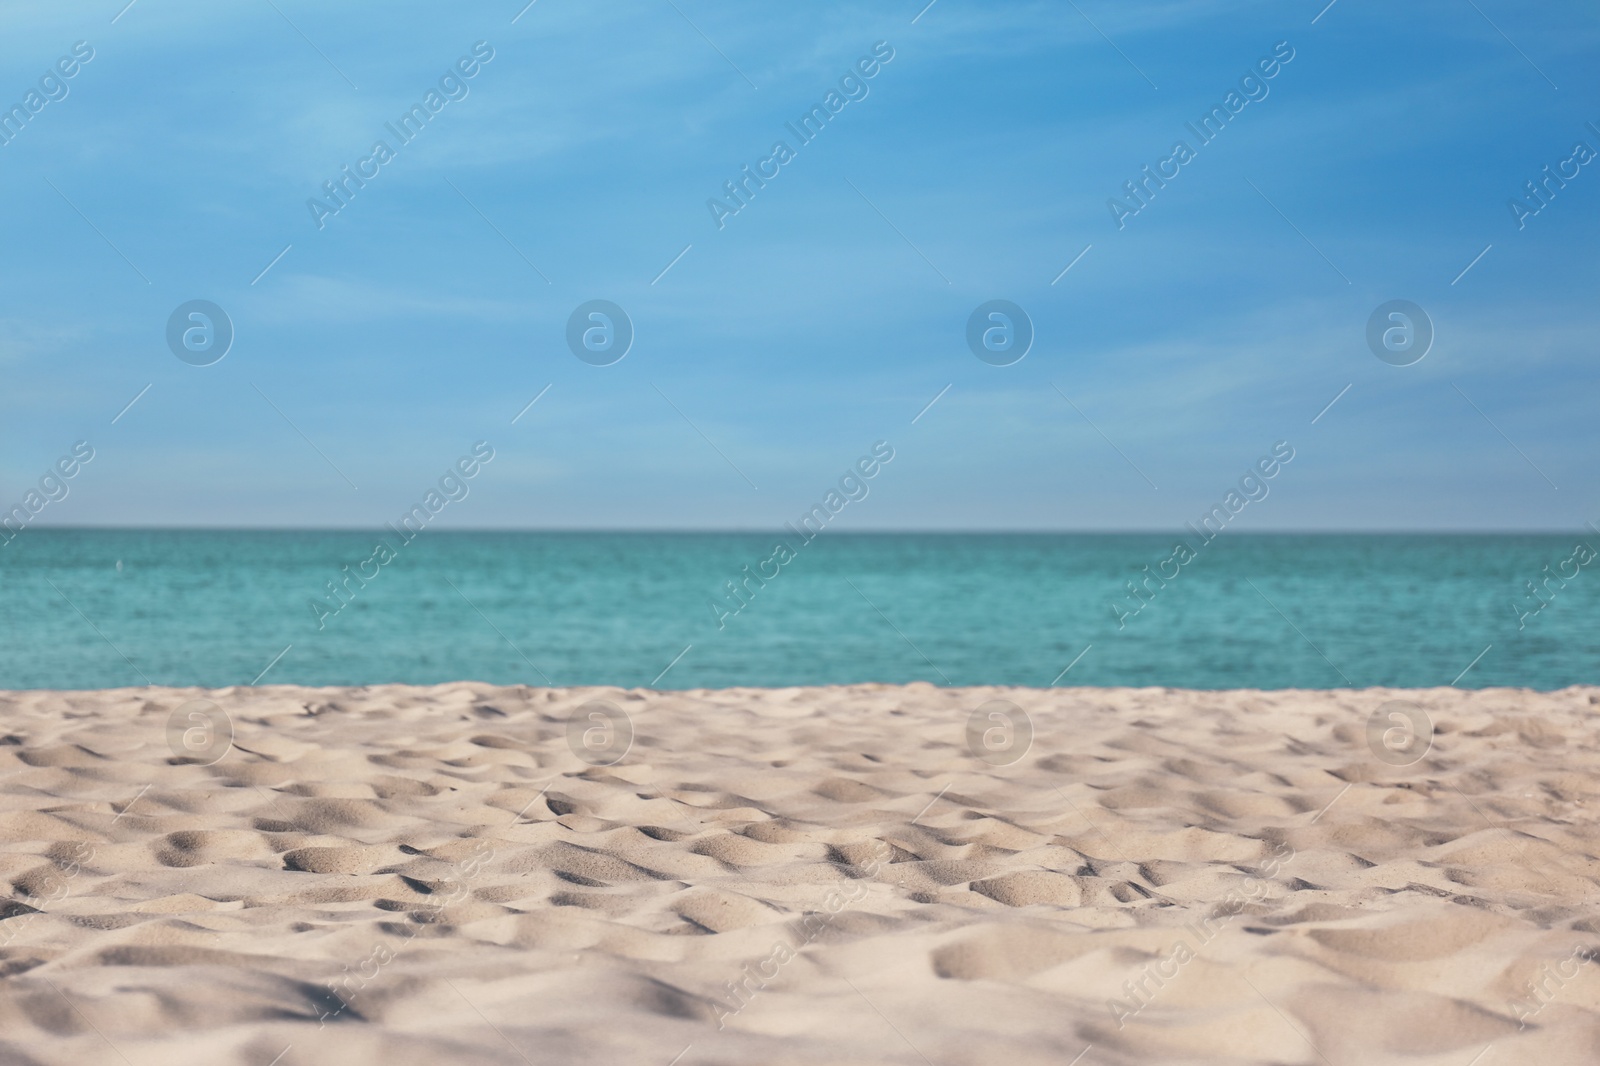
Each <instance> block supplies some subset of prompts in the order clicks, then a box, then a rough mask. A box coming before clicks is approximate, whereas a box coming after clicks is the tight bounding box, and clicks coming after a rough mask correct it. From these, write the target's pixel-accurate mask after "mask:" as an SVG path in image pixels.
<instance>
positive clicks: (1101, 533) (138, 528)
mask: <svg viewBox="0 0 1600 1066" xmlns="http://www.w3.org/2000/svg"><path fill="white" fill-rule="evenodd" d="M385 531H386V527H382V526H260V525H181V526H180V525H111V524H105V525H99V524H94V525H88V524H85V525H30V526H28V527H26V528H25V529H22V530H16V531H9V530H8V531H6V532H12V534H13V535H12V537H11V540H15V539H17V537H20V536H21V535H22V534H24V533H383V532H385ZM784 532H785V531H784V530H783V529H782V528H779V529H777V530H773V529H769V528H765V527H760V528H751V527H727V528H708V527H688V526H684V527H673V526H661V527H646V526H465V527H452V528H431V527H430V528H428V529H424V530H420V531H418V536H420V535H421V534H422V533H437V534H446V535H449V534H466V535H476V534H498V533H522V534H563V535H577V534H604V535H608V536H614V535H637V536H662V535H671V536H768V535H772V534H773V533H778V534H782V533H784ZM824 532H826V533H827V534H828V535H829V536H845V537H861V536H868V537H870V536H889V537H897V536H899V537H903V536H958V537H959V536H968V537H976V536H993V537H1027V536H1043V537H1121V536H1140V537H1153V536H1166V535H1174V534H1175V535H1182V533H1183V532H1184V531H1183V530H1181V529H1180V530H1174V529H1169V528H1120V529H1090V528H1075V529H1072V528H1068V529H1063V528H1008V529H981V528H979V529H969V528H940V529H918V528H893V529H853V530H845V529H830V530H826V531H824ZM1223 532H1228V533H1232V534H1233V535H1235V536H1244V537H1257V536H1268V537H1278V536H1373V537H1382V536H1442V537H1449V536H1462V537H1472V536H1483V537H1487V536H1565V535H1570V534H1572V533H1582V532H1584V530H1583V528H1582V527H1581V526H1579V527H1572V528H1557V527H1539V528H1492V527H1484V528H1466V529H1463V528H1442V529H1438V528H1436V529H1429V528H1415V527H1393V528H1375V527H1365V528H1346V529H1340V528H1309V529H1290V528H1278V529H1254V530H1224V531H1223ZM821 535H822V534H821V533H819V534H818V535H817V536H818V537H820V536H821ZM1221 535H1222V534H1221V533H1220V532H1219V534H1218V537H1219V538H1220V537H1221ZM9 543H10V540H4V539H0V546H3V545H5V544H9Z"/></svg>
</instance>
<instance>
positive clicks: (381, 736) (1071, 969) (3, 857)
mask: <svg viewBox="0 0 1600 1066" xmlns="http://www.w3.org/2000/svg"><path fill="white" fill-rule="evenodd" d="M195 699H203V700H209V701H211V703H213V704H215V706H216V707H217V708H219V709H220V710H221V711H222V712H225V713H226V715H227V719H228V721H229V722H231V727H232V731H233V745H232V748H231V750H227V749H223V750H226V752H227V753H226V755H224V756H223V757H221V758H220V759H218V760H216V761H214V762H213V761H210V760H212V759H213V758H215V755H216V754H217V747H216V746H217V744H218V743H224V742H219V741H217V739H216V737H217V736H219V735H222V734H224V733H225V732H226V730H227V723H222V724H220V725H219V724H217V723H215V722H210V723H207V722H202V720H201V719H199V718H189V717H188V715H189V714H191V713H194V710H193V709H194V707H199V708H201V709H202V710H203V709H204V707H205V705H204V704H195V705H189V704H188V701H191V700H195ZM995 699H1004V700H1009V701H1011V702H1013V703H1014V704H1016V705H1017V706H1019V707H1021V708H1023V709H1024V710H1025V711H1026V712H1027V715H1028V717H1029V719H1030V720H1031V728H1032V732H1033V738H1032V742H1031V746H1029V747H1028V749H1027V752H1026V754H1020V751H1019V750H1018V748H1019V745H1020V743H1021V742H1019V741H1018V739H1017V738H1018V737H1019V736H1021V737H1024V738H1025V734H1026V724H1025V723H1024V724H1019V723H1018V722H1015V721H1013V722H1000V720H999V719H992V720H991V719H988V718H987V716H986V714H987V712H986V714H985V715H982V716H980V720H979V722H978V724H977V725H976V726H975V727H973V728H972V729H969V716H971V715H972V713H973V711H974V710H976V709H978V708H979V707H980V706H983V705H984V704H985V703H986V701H990V700H995ZM1394 699H1405V700H1410V701H1413V702H1414V703H1415V704H1417V705H1418V706H1420V707H1421V708H1422V709H1423V711H1424V712H1425V713H1426V715H1427V717H1428V718H1429V719H1431V725H1432V730H1433V735H1432V739H1431V748H1429V749H1428V750H1427V752H1426V754H1425V755H1424V754H1420V752H1419V753H1418V754H1419V756H1420V757H1419V758H1418V759H1417V761H1414V762H1412V763H1411V764H1410V765H1396V764H1395V763H1396V762H1398V761H1399V760H1397V759H1389V760H1387V761H1386V760H1385V758H1383V757H1380V755H1379V749H1378V748H1374V746H1373V744H1372V743H1371V742H1370V741H1369V732H1368V728H1367V723H1368V719H1369V718H1370V717H1371V715H1372V714H1373V712H1374V711H1375V710H1376V709H1378V708H1379V707H1380V706H1381V705H1382V704H1384V703H1385V702H1386V701H1389V700H1394ZM594 700H606V701H609V702H610V704H612V705H613V706H615V707H616V708H619V709H620V710H621V711H622V712H625V714H626V720H623V719H621V718H617V719H616V720H614V721H605V720H603V719H600V718H595V719H590V718H589V717H588V716H589V714H590V713H591V712H592V711H594V710H595V708H594V707H593V706H591V705H590V704H591V702H592V701H594ZM1597 703H1600V689H1583V688H1571V689H1565V690H1562V691H1560V692H1556V693H1533V692H1527V691H1521V690H1508V689H1489V690H1483V691H1476V692H1462V691H1456V690H1453V689H1432V690H1417V691H1408V692H1400V691H1384V690H1366V691H1338V692H1297V691H1286V692H1190V691H1177V690H1168V689H1056V690H1051V691H1040V690H1031V689H941V688H936V687H933V686H930V685H926V684H914V685H908V686H889V685H854V686H841V687H831V688H804V689H781V690H761V689H732V690H725V691H691V692H660V693H658V692H649V691H627V690H621V689H539V688H523V687H514V688H502V687H495V686H490V685H485V684H476V683H460V684H452V685H442V686H436V687H429V688H420V687H407V686H399V685H392V686H376V687H368V688H355V689H309V688H296V687H291V686H264V687H262V688H259V689H253V688H236V689H224V690H218V691H201V690H195V689H160V688H147V689H121V690H115V691H106V692H67V693H60V692H16V693H0V1062H4V1063H6V1064H34V1063H38V1064H45V1063H49V1064H68V1063H71V1064H74V1066H77V1064H95V1063H108V1064H110V1063H127V1064H131V1066H145V1064H149V1066H172V1064H178V1063H207V1064H214V1066H230V1064H238V1066H269V1064H272V1063H274V1062H276V1063H277V1064H278V1066H300V1064H309V1063H327V1064H338V1066H346V1064H365V1063H376V1064H383V1066H401V1064H409V1063H419V1064H428V1066H441V1064H456V1063H461V1064H478V1063H496V1064H517V1063H538V1064H541V1066H544V1064H562V1063H585V1064H587V1063H608V1064H637V1066H669V1064H674V1063H676V1064H677V1066H700V1064H726V1066H732V1064H743V1063H763V1064H802V1063H803V1064H808V1066H809V1064H815V1066H848V1064H857V1063H861V1064H865V1063H874V1064H881V1063H894V1064H905V1066H921V1064H925V1063H926V1064H932V1066H964V1064H978V1063H1003V1064H1005V1066H1030V1064H1035V1063H1037V1064H1050V1066H1070V1064H1072V1063H1074V1062H1075V1061H1076V1062H1078V1063H1079V1066H1113V1064H1115V1066H1123V1064H1126V1066H1132V1064H1136V1063H1137V1064H1141V1066H1148V1064H1156V1063H1174V1064H1175V1063H1221V1064H1239V1066H1246V1064H1249V1066H1286V1064H1296V1066H1298V1064H1305V1066H1311V1064H1317V1063H1321V1064H1324V1066H1374V1064H1381V1063H1406V1064H1412V1066H1469V1064H1470V1066H1507V1064H1511V1063H1536V1064H1538V1066H1566V1064H1572V1066H1578V1064H1583V1066H1592V1064H1593V1063H1595V1062H1600V964H1597V962H1596V960H1600V924H1597V921H1600V912H1597V910H1596V908H1595V903H1596V899H1597V893H1596V882H1597V879H1600V862H1597V861H1596V858H1595V856H1596V854H1600V834H1597V832H1596V824H1595V815H1596V810H1597V808H1596V793H1597V786H1600V777H1597V775H1596V769H1597V765H1600V759H1597V754H1596V753H1597V746H1596V735H1595V734H1596V719H1595V709H1596V707H1595V705H1596V704H1597ZM186 706H187V707H189V709H188V710H183V713H182V717H181V718H180V719H179V720H178V721H177V723H176V724H174V722H173V721H172V719H173V714H174V711H176V710H180V709H183V708H185V707H186ZM580 708H586V709H584V710H583V711H581V716H580V718H579V724H578V725H577V726H576V727H569V719H571V718H572V716H573V715H574V713H575V712H579V711H580ZM603 710H604V708H601V711H602V712H603ZM990 722H1000V725H997V726H993V727H991V726H990V725H989V724H988V723H990ZM195 723H198V724H195ZM630 728H631V731H632V734H633V736H632V742H631V746H630V747H629V748H628V750H627V754H626V755H625V756H624V757H622V758H621V759H620V761H617V762H615V763H614V764H613V765H600V764H598V763H601V762H604V761H605V760H606V759H609V758H614V757H615V756H616V754H618V752H617V751H616V748H617V747H618V746H619V745H620V743H621V742H620V741H618V737H623V736H625V734H626V733H627V731H628V730H629V729H630ZM991 728H996V729H1001V732H1000V733H994V734H992V735H987V736H986V733H987V731H989V730H990V729H991ZM186 729H201V730H202V732H200V733H197V734H194V735H193V736H192V737H190V738H188V739H186V738H185V734H184V731H185V730H186ZM574 729H575V730H576V732H574ZM174 730H176V732H175V731H174ZM206 730H211V732H210V733H207V732H205V731H206ZM585 730H591V731H592V730H598V731H599V732H591V733H590V734H589V741H590V744H591V747H589V748H586V747H584V739H585V738H584V731H585ZM969 738H976V739H969ZM1424 740H1426V738H1425V737H1424ZM985 744H988V745H989V747H985ZM185 745H187V747H186V746H185ZM207 745H210V746H207ZM1007 745H1011V746H1010V747H1007ZM991 749H993V750H991ZM191 750H194V751H199V752H200V754H198V755H191V754H188V752H189V751H191ZM1382 750H1383V751H1388V750H1389V749H1388V748H1384V749H1382ZM1406 750H1409V749H1406ZM175 751H178V752H184V753H185V754H183V755H182V756H181V757H180V756H179V755H175V754H174V752H175ZM975 751H976V752H977V753H978V754H975ZM996 751H998V752H999V754H995V753H994V752H996ZM579 752H583V753H584V754H585V755H587V756H588V758H587V759H585V758H580V757H579V754H578V753H579ZM597 753H598V754H597ZM980 754H987V755H988V756H989V757H988V759H985V758H980V757H978V755H980ZM1013 755H1020V757H1019V758H1016V760H1015V761H1012V762H1009V764H1007V763H1006V759H1008V758H1011V757H1012V756H1013ZM208 763H209V764H208ZM1080 1056H1081V1057H1080ZM1475 1056H1476V1058H1475Z"/></svg>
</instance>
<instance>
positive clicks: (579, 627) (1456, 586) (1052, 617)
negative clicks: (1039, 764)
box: [0, 529, 1600, 689]
mask: <svg viewBox="0 0 1600 1066" xmlns="http://www.w3.org/2000/svg"><path fill="white" fill-rule="evenodd" d="M379 537H380V535H379V534H367V533H358V532H240V531H228V532H216V531H160V530H43V529H37V530H28V531H26V532H25V533H23V534H21V535H19V536H17V537H16V538H15V539H14V540H12V541H11V542H10V543H8V544H4V545H0V607H3V613H0V688H64V689H74V688H76V689H81V688H103V687H112V686H124V685H140V684H144V683H146V682H147V681H148V682H152V683H155V684H160V685H204V686H224V685H237V684H249V683H251V682H252V681H253V680H255V679H256V678H258V677H260V682H261V683H262V684H269V683H274V682H277V683H297V684H308V685H357V684H368V683H380V682H395V681H404V682H413V683H424V684H425V683H433V682H442V681H449V680H457V679H463V678H470V679H478V680H484V681H491V682H496V683H516V682H521V683H529V684H545V683H547V682H548V683H551V684H555V685H578V684H618V685H624V686H653V687H657V688H698V687H720V686H728V685H763V686H782V685H801V684H827V683H845V682H860V681H884V682H906V681H914V680H925V681H931V682H933V683H935V684H939V685H943V684H955V685H966V684H1016V685H1031V686H1047V685H1050V684H1052V683H1053V682H1059V683H1060V684H1063V685H1165V686H1182V687H1193V688H1211V689H1216V688H1244V687H1248V688H1288V687H1295V688H1337V687H1343V686H1346V685H1354V686H1358V687H1359V686H1367V685H1396V686H1429V685H1448V684H1450V683H1451V682H1452V681H1454V680H1456V679H1458V678H1459V682H1458V683H1459V685H1460V686H1461V687H1484V686H1489V685H1516V686H1529V687H1532V688H1538V689H1552V688H1559V687H1562V686H1565V685H1570V684H1580V683H1590V684H1592V683H1596V682H1600V639H1597V627H1596V623H1597V621H1600V598H1597V595H1596V591H1597V587H1600V574H1594V573H1590V570H1592V569H1595V567H1594V566H1593V565H1592V563H1589V565H1585V563H1584V562H1580V561H1579V559H1584V560H1592V559H1593V555H1592V552H1590V551H1589V550H1588V548H1587V544H1588V542H1586V541H1584V540H1583V538H1582V537H1581V536H1580V535H1572V536H1557V535H1551V536H1545V535H1518V536H1478V535H1286V534H1285V535H1248V534H1232V533H1224V534H1223V535H1221V536H1218V537H1217V538H1216V539H1215V540H1214V541H1212V542H1211V543H1210V544H1206V545H1203V546H1201V547H1200V548H1199V550H1198V552H1197V554H1196V556H1195V557H1194V558H1193V559H1191V560H1190V561H1189V562H1188V563H1187V564H1185V565H1182V566H1181V568H1178V567H1177V566H1176V565H1175V564H1173V563H1171V562H1168V561H1167V560H1169V559H1170V557H1171V556H1172V548H1173V545H1174V541H1175V540H1176V538H1175V537H1173V536H1171V535H1155V534H1136V535H1135V534H1121V535H1043V534H1038V535H1036V534H1003V535H966V534H961V535H956V534H844V533H832V532H829V533H824V534H822V535H820V536H818V537H817V538H816V539H815V540H814V541H812V542H811V543H810V544H801V543H800V541H799V539H798V538H797V537H795V536H794V535H793V534H792V533H790V532H788V531H784V532H783V533H782V534H780V535H776V536H775V535H772V534H689V533H489V532H484V533H434V532H429V533H425V534H422V535H420V536H418V537H417V538H416V539H415V540H414V541H412V542H411V543H409V544H402V543H401V542H400V540H399V538H398V537H396V536H395V535H394V534H393V533H392V532H389V531H385V532H384V533H382V534H381V537H382V538H384V543H385V544H386V545H387V547H388V548H389V549H390V551H391V552H392V553H393V554H392V557H391V558H389V559H388V561H387V562H384V563H382V564H381V565H380V563H379V562H377V561H375V560H374V558H373V557H374V554H375V553H374V548H375V546H376V544H377V543H378V541H379ZM780 539H781V540H783V541H785V543H786V545H787V546H788V548H789V549H790V550H789V552H788V553H775V551H774V547H775V544H776V542H777V541H779V540H780ZM1189 539H1190V541H1191V543H1193V542H1194V540H1195V538H1194V537H1193V536H1192V535H1191V536H1190V538H1189ZM1594 542H1595V543H1600V538H1594ZM1579 544H1583V545H1584V550H1583V551H1581V552H1577V553H1576V557H1575V546H1577V545H1579ZM378 554H379V555H380V556H381V554H382V553H378ZM785 554H787V556H788V557H787V560H786V561H784V555H785ZM1146 566H1149V567H1150V571H1148V572H1159V573H1162V574H1166V575H1169V576H1168V577H1165V578H1162V579H1160V580H1155V579H1150V580H1145V575H1146V573H1147V571H1145V570H1144V569H1143V568H1144V567H1146ZM345 567H348V568H349V569H348V570H346V569H342V568H345ZM745 567H749V568H750V569H749V570H748V571H746V570H745V569H743V568H745ZM1547 567H1548V569H1546V568H1547ZM352 571H355V572H357V573H358V574H364V575H366V576H365V577H357V578H353V579H349V580H348V581H345V575H346V574H347V573H350V572H352ZM747 574H764V575H767V576H765V577H762V578H750V579H748V580H746V575H747ZM1173 574H1175V575H1176V576H1170V575H1173ZM732 580H741V581H746V583H745V585H744V589H743V591H742V592H741V596H742V599H743V601H744V605H743V606H742V607H740V609H739V610H737V611H735V610H734V608H735V607H738V606H739V601H737V600H735V599H733V598H732V597H731V595H730V594H729V593H728V590H727V587H726V582H728V581H732ZM1130 580H1144V581H1145V583H1144V586H1143V590H1142V592H1141V593H1140V599H1139V600H1134V599H1132V598H1130V596H1129V593H1128V591H1127V588H1126V582H1128V581H1130ZM330 581H345V585H344V586H343V590H342V592H341V595H339V596H338V597H335V596H334V595H332V594H331V593H330V592H329V590H328V585H327V583H328V582H330ZM763 581H764V584H762V582H763ZM1530 581H1532V582H1536V583H1538V582H1543V584H1542V585H1540V593H1541V595H1542V597H1543V598H1542V600H1535V599H1534V598H1533V597H1532V595H1531V594H1530V593H1529V591H1528V589H1527V588H1526V583H1527V582H1530ZM719 593H720V594H721V600H720V603H721V607H719V608H714V607H713V606H712V604H713V602H714V598H715V597H717V596H718V595H719ZM318 598H320V603H321V604H322V607H321V608H320V609H314V608H313V607H312V605H311V604H312V602H313V600H314V599H318ZM1540 602H1543V603H1544V604H1545V606H1543V607H1542V609H1539V610H1538V611H1537V612H1535V611H1534V608H1535V607H1536V606H1537V605H1538V603H1540ZM1112 603H1117V604H1119V605H1120V606H1119V607H1118V608H1117V609H1116V610H1113V608H1112V606H1111V604H1112ZM1140 603H1142V607H1140V609H1139V611H1138V613H1137V614H1132V613H1130V612H1131V609H1132V607H1133V606H1135V605H1137V604H1140ZM1519 605H1520V606H1519ZM334 607H338V610H337V613H334V611H333V608H334ZM1119 619H1120V627H1119ZM719 621H720V627H719ZM319 626H320V628H319ZM1086 648H1087V649H1088V650H1087V651H1085V649H1086ZM285 649H287V650H285ZM685 649H688V650H687V651H685ZM1485 649H1487V651H1486V650H1485ZM280 653H281V658H278V656H279V655H280ZM1480 656H1481V657H1480ZM274 660H276V661H274ZM1074 660H1076V665H1073V666H1072V668H1071V670H1070V671H1069V672H1068V673H1067V674H1066V675H1065V676H1062V674H1061V671H1062V670H1063V669H1064V668H1066V667H1067V666H1068V665H1069V663H1073V662H1074ZM1474 663H1475V664H1474ZM269 664H271V665H270V669H268V666H269ZM669 664H670V669H668V667H669ZM1469 666H1470V669H1469ZM264 670H265V671H266V672H265V674H264V675H263V671H264ZM663 671H665V673H663ZM1463 671H1465V673H1464V674H1463Z"/></svg>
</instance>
